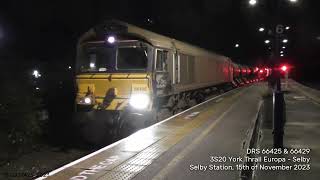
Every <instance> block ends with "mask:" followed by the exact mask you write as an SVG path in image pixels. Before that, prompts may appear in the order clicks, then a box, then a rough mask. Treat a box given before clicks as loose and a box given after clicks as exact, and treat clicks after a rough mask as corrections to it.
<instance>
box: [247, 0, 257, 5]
mask: <svg viewBox="0 0 320 180" xmlns="http://www.w3.org/2000/svg"><path fill="white" fill-rule="evenodd" d="M249 4H250V5H251V6H254V5H256V4H257V0H249Z"/></svg>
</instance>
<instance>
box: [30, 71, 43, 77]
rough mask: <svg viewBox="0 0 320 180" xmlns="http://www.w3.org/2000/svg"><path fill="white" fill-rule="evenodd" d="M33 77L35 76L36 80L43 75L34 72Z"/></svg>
mask: <svg viewBox="0 0 320 180" xmlns="http://www.w3.org/2000/svg"><path fill="white" fill-rule="evenodd" d="M32 75H33V76H34V77H35V78H39V77H41V74H40V72H39V71H38V70H33V73H32Z"/></svg>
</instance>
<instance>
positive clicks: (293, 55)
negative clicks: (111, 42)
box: [0, 0, 320, 74]
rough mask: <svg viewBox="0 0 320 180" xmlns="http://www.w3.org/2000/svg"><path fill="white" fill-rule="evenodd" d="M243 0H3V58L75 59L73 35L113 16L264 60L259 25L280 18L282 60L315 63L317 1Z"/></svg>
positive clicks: (319, 28)
mask: <svg viewBox="0 0 320 180" xmlns="http://www.w3.org/2000/svg"><path fill="white" fill-rule="evenodd" d="M248 1H249V0H184V1H173V0H162V1H151V0H149V1H146V0H143V1H138V0H135V1H133V0H130V1H129V0H117V1H113V2H110V1H106V0H99V1H98V0H97V1H94V0H91V1H82V0H64V1H60V0H56V1H50V2H49V1H43V0H29V1H23V0H3V1H2V2H1V3H0V58H1V59H0V61H5V60H12V61H17V63H19V62H22V61H23V62H24V63H28V62H29V61H30V62H31V61H32V62H38V61H39V62H46V63H49V64H63V65H67V64H74V62H75V58H74V57H75V47H76V42H77V38H78V37H79V36H80V35H81V34H82V33H84V32H85V31H87V30H88V29H89V28H91V27H92V26H94V25H96V24H98V23H100V22H102V21H103V20H105V19H110V18H114V19H120V20H123V21H126V22H129V23H132V24H135V25H138V26H141V27H143V28H146V29H149V30H152V31H155V32H157V33H160V34H164V35H167V36H170V37H173V38H175V39H178V40H182V41H186V42H189V43H191V44H194V45H198V46H200V47H203V48H207V49H209V50H213V51H215V52H218V53H221V54H223V55H225V56H229V57H231V58H232V59H233V60H234V61H236V62H240V63H242V64H252V65H255V64H256V63H261V62H267V61H268V58H269V56H270V50H268V46H267V45H265V44H264V40H266V39H270V40H272V39H271V37H270V36H268V35H267V33H266V32H264V33H261V32H259V31H258V29H259V27H262V26H263V27H265V28H272V26H273V24H274V23H281V24H284V25H286V26H287V25H288V26H290V30H288V31H286V33H285V36H286V37H287V38H288V39H289V45H288V48H287V50H285V54H286V56H285V57H284V58H283V59H282V60H281V61H288V62H290V63H292V64H294V66H296V68H297V69H300V74H301V73H302V72H305V71H308V70H310V68H311V69H313V70H314V69H316V68H315V67H320V63H319V58H320V52H319V48H320V22H319V19H318V17H320V16H319V14H320V12H319V8H320V1H316V0H312V1H311V0H298V1H299V3H296V4H294V5H293V4H290V3H289V2H288V1H289V0H281V2H280V3H279V8H278V10H276V8H275V7H276V6H275V4H276V2H277V1H275V0H258V4H257V5H256V6H255V7H250V6H249V5H248ZM277 12H278V13H277ZM148 19H149V20H148ZM318 38H319V39H318ZM236 43H239V44H240V47H239V48H235V44H236ZM18 59H19V60H18Z"/></svg>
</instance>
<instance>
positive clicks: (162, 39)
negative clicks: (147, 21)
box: [79, 20, 229, 60]
mask: <svg viewBox="0 0 320 180" xmlns="http://www.w3.org/2000/svg"><path fill="white" fill-rule="evenodd" d="M110 23H111V24H113V25H114V24H116V25H120V26H122V27H123V28H126V29H125V31H126V32H125V33H129V34H132V35H135V36H137V37H139V38H141V39H143V40H145V41H147V42H148V43H150V44H152V45H153V46H156V47H161V48H166V49H177V50H178V51H179V52H182V53H186V54H190V55H198V56H215V57H216V58H218V59H220V60H229V58H227V57H225V56H222V55H219V54H217V53H214V52H212V51H208V50H206V49H203V48H200V47H197V46H194V45H191V44H188V43H185V42H182V41H178V40H176V39H173V38H170V37H166V36H163V35H160V34H157V33H154V32H151V31H149V30H145V29H142V28H140V27H137V26H134V25H131V24H128V23H126V22H122V21H118V20H111V21H106V22H105V23H103V24H100V25H98V26H96V27H94V28H92V29H90V30H89V31H88V32H86V33H85V34H84V35H82V36H81V37H80V39H79V44H81V43H82V42H84V41H86V40H87V39H90V38H93V37H96V36H97V28H100V30H101V29H106V27H105V26H106V25H108V24H110ZM101 27H104V28H101ZM105 31H107V30H105ZM105 33H106V32H105Z"/></svg>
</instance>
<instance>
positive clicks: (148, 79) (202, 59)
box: [76, 20, 239, 134]
mask: <svg viewBox="0 0 320 180" xmlns="http://www.w3.org/2000/svg"><path fill="white" fill-rule="evenodd" d="M234 66H236V65H235V64H234V63H232V61H231V60H230V59H229V58H228V57H225V56H222V55H219V54H216V53H213V52H210V51H207V50H205V49H202V48H199V47H196V46H193V45H190V44H188V43H184V42H181V41H178V40H175V39H172V38H169V37H165V36H162V35H159V34H156V33H153V32H151V31H148V30H145V29H142V28H139V27H136V26H134V25H130V24H128V23H125V22H121V21H117V20H111V21H106V22H104V23H102V24H100V25H97V26H95V27H94V28H92V29H90V30H89V31H88V32H86V33H85V34H84V35H83V36H81V37H80V39H79V41H78V45H77V62H76V67H77V75H76V87H77V96H76V121H79V123H81V124H83V127H86V126H87V125H89V124H92V123H94V122H95V121H97V122H99V123H98V124H97V125H96V126H95V128H98V127H99V128H101V127H104V126H108V127H106V129H107V130H108V131H110V132H112V134H117V132H118V131H119V130H121V129H122V128H123V127H125V125H126V124H130V122H131V124H139V123H144V124H152V123H155V122H156V121H157V119H158V118H157V116H159V114H161V113H162V112H166V113H165V114H172V113H175V112H177V111H180V110H181V109H183V108H185V107H188V106H192V105H193V104H194V103H198V102H201V101H203V100H204V98H205V97H206V96H207V95H208V94H210V93H213V92H215V91H217V89H219V88H222V87H223V88H224V87H228V86H230V85H231V82H232V81H233V79H234V77H233V74H234ZM238 75H239V73H238Z"/></svg>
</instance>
